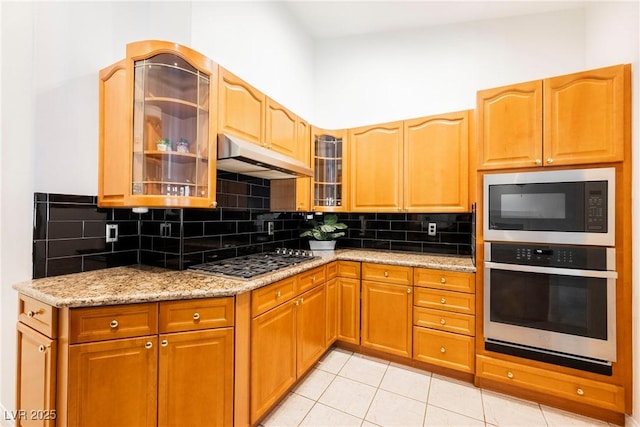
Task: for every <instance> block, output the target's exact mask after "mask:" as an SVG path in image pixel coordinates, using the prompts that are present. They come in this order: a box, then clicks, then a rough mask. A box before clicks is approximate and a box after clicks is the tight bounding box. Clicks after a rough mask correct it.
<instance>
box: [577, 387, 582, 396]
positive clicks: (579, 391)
mask: <svg viewBox="0 0 640 427" xmlns="http://www.w3.org/2000/svg"><path fill="white" fill-rule="evenodd" d="M576 393H578V396H584V390H583V389H581V388H579V389H577V390H576Z"/></svg>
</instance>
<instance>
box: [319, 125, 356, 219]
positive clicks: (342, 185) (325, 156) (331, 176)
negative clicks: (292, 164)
mask: <svg viewBox="0 0 640 427" xmlns="http://www.w3.org/2000/svg"><path fill="white" fill-rule="evenodd" d="M310 139H311V144H310V148H311V168H312V169H313V173H314V177H313V187H312V190H311V191H312V193H311V208H312V210H313V211H323V212H339V211H345V210H347V209H348V207H349V206H348V204H347V200H348V194H347V189H348V185H347V173H346V167H347V165H348V160H347V155H348V153H347V147H348V132H347V131H346V130H330V131H329V130H324V129H320V128H316V127H312V128H311V138H310Z"/></svg>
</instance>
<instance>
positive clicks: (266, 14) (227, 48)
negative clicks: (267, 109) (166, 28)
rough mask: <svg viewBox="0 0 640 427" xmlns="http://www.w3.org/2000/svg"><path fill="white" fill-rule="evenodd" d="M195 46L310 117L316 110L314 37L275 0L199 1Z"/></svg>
mask: <svg viewBox="0 0 640 427" xmlns="http://www.w3.org/2000/svg"><path fill="white" fill-rule="evenodd" d="M191 35H192V47H193V48H194V49H195V50H197V51H198V52H202V53H203V54H204V55H207V56H208V57H209V58H211V59H213V60H214V61H216V62H217V63H218V64H220V65H221V66H223V67H224V68H226V69H227V70H229V71H231V72H232V73H234V74H236V75H237V76H239V77H241V78H242V79H244V80H246V81H247V82H249V83H250V84H251V85H253V86H254V87H256V88H257V89H258V90H260V91H262V92H263V93H265V94H267V95H269V97H271V98H272V99H274V100H276V101H277V102H279V103H281V104H283V105H284V106H286V107H287V108H289V109H290V110H292V111H293V112H294V113H295V114H297V115H299V116H300V117H302V118H303V119H305V120H308V121H309V120H311V119H312V118H313V117H314V110H313V42H312V40H311V38H310V37H309V36H308V35H307V34H306V33H304V32H303V30H302V28H301V27H300V26H299V24H298V23H297V21H295V20H294V18H293V17H292V15H291V13H290V12H289V10H288V9H287V8H286V7H284V6H283V5H281V4H278V3H274V2H194V3H193V17H192V32H191Z"/></svg>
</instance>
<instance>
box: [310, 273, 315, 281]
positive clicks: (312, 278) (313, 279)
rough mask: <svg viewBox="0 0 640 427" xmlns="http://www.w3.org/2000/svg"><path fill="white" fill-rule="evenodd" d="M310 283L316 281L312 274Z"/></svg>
mask: <svg viewBox="0 0 640 427" xmlns="http://www.w3.org/2000/svg"><path fill="white" fill-rule="evenodd" d="M311 281H312V282H315V281H316V275H315V274H314V275H313V277H311Z"/></svg>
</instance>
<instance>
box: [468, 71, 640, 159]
mask: <svg viewBox="0 0 640 427" xmlns="http://www.w3.org/2000/svg"><path fill="white" fill-rule="evenodd" d="M630 70H631V68H630V65H628V64H626V65H615V66H612V67H606V68H599V69H595V70H590V71H584V72H580V73H574V74H568V75H564V76H558V77H552V78H548V79H545V80H538V81H533V82H528V83H521V84H516V85H512V86H505V87H501V88H496V89H488V90H483V91H480V92H478V96H477V107H478V127H479V128H478V136H479V138H480V141H479V149H478V169H485V170H486V169H508V168H520V167H536V166H564V165H579V164H588V163H605V162H617V161H622V160H623V158H624V152H623V151H624V145H625V141H626V139H627V138H628V137H629V135H628V133H627V131H626V129H628V127H629V126H628V124H629V121H630V96H631V95H630Z"/></svg>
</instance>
